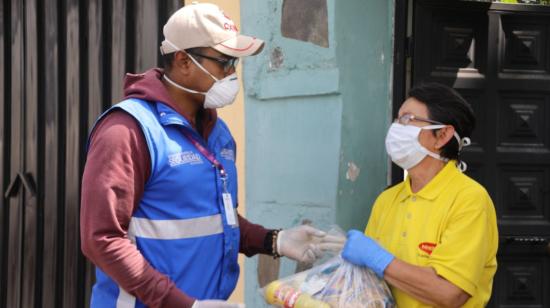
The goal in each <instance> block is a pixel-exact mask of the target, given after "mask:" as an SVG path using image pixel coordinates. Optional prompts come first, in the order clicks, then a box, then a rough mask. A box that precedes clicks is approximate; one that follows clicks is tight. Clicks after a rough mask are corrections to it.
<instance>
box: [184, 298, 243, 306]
mask: <svg viewBox="0 0 550 308" xmlns="http://www.w3.org/2000/svg"><path fill="white" fill-rule="evenodd" d="M191 308H245V306H244V304H234V303H229V302H226V301H221V300H204V301H195V303H193V306H192V307H191Z"/></svg>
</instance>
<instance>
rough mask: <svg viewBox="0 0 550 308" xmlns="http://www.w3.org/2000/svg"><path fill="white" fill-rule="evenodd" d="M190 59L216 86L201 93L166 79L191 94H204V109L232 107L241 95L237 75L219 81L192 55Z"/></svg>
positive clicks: (166, 77) (165, 77)
mask: <svg viewBox="0 0 550 308" xmlns="http://www.w3.org/2000/svg"><path fill="white" fill-rule="evenodd" d="M189 58H191V60H192V61H193V62H194V63H195V64H196V65H197V66H198V67H199V68H200V69H201V70H202V71H203V72H205V73H206V74H208V75H209V76H210V77H212V79H214V81H215V82H214V84H213V85H212V87H210V89H208V91H206V92H199V91H195V90H191V89H188V88H185V87H183V86H181V85H179V84H177V83H176V82H175V81H173V80H171V79H170V78H168V76H166V75H164V76H163V77H164V79H166V81H168V82H169V83H170V84H172V85H173V86H174V87H176V88H178V89H180V90H183V91H186V92H189V93H195V94H203V95H204V96H205V97H204V108H209V109H214V108H221V107H225V106H228V105H231V104H232V103H233V102H234V101H235V98H236V97H237V94H238V93H239V88H240V85H239V79H238V78H237V73H233V74H231V75H229V76H226V77H225V78H223V79H218V78H216V77H214V75H212V74H210V72H208V71H207V70H206V69H205V68H204V67H203V66H202V65H200V64H199V62H198V61H197V60H195V59H194V58H193V57H192V56H191V55H189Z"/></svg>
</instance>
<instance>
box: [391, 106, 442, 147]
mask: <svg viewBox="0 0 550 308" xmlns="http://www.w3.org/2000/svg"><path fill="white" fill-rule="evenodd" d="M405 114H412V115H414V116H415V117H418V118H424V119H430V117H429V113H428V107H426V105H425V104H424V103H422V102H421V101H419V100H417V99H416V98H414V97H410V98H408V99H407V100H406V101H405V102H404V103H403V105H401V108H399V113H398V115H397V116H398V117H401V116H403V115H405ZM430 120H431V119H430ZM409 125H414V126H418V127H422V126H428V125H432V124H431V123H428V122H424V121H421V120H412V121H411V122H410V123H409ZM437 135H438V134H437V133H436V134H435V136H434V134H433V131H432V130H421V131H420V135H419V136H418V141H419V142H420V144H421V145H422V146H423V147H425V148H426V149H428V150H429V151H431V152H434V153H439V152H440V147H437V148H436V144H437Z"/></svg>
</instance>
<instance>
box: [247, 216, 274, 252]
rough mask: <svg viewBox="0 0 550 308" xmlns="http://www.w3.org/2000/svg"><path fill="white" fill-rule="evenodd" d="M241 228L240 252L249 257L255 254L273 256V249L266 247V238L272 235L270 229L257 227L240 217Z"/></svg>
mask: <svg viewBox="0 0 550 308" xmlns="http://www.w3.org/2000/svg"><path fill="white" fill-rule="evenodd" d="M239 228H240V230H241V240H240V242H239V252H241V253H244V254H245V255H246V256H247V257H251V256H253V255H255V254H258V253H261V254H271V249H270V248H268V247H266V236H268V234H269V235H271V234H270V233H269V231H271V230H268V229H265V228H264V227H262V226H260V225H256V224H253V223H251V222H250V221H248V220H246V218H244V217H242V216H241V215H239Z"/></svg>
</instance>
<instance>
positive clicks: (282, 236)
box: [277, 225, 326, 263]
mask: <svg viewBox="0 0 550 308" xmlns="http://www.w3.org/2000/svg"><path fill="white" fill-rule="evenodd" d="M325 236H326V233H325V232H323V231H321V230H318V229H315V228H313V227H311V226H308V225H300V226H297V227H293V228H290V229H286V230H282V231H280V232H279V235H278V237H277V253H279V254H280V255H281V256H285V257H288V258H290V259H293V260H296V261H298V262H304V263H313V262H314V261H315V260H317V259H318V258H320V257H321V256H322V255H323V252H322V251H321V249H320V248H319V247H318V244H319V243H320V242H321V240H322V238H323V237H325Z"/></svg>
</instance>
